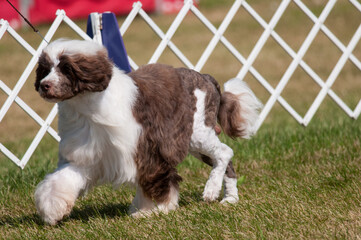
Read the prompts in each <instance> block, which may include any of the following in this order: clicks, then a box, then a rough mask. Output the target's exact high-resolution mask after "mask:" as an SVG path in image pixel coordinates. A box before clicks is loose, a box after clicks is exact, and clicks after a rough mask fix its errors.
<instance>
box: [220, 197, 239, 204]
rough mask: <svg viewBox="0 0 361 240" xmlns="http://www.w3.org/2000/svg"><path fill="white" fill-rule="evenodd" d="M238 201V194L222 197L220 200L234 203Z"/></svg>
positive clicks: (224, 202)
mask: <svg viewBox="0 0 361 240" xmlns="http://www.w3.org/2000/svg"><path fill="white" fill-rule="evenodd" d="M238 201H239V197H238V196H227V197H224V198H223V199H222V201H221V203H222V204H229V203H230V204H234V203H237V202H238Z"/></svg>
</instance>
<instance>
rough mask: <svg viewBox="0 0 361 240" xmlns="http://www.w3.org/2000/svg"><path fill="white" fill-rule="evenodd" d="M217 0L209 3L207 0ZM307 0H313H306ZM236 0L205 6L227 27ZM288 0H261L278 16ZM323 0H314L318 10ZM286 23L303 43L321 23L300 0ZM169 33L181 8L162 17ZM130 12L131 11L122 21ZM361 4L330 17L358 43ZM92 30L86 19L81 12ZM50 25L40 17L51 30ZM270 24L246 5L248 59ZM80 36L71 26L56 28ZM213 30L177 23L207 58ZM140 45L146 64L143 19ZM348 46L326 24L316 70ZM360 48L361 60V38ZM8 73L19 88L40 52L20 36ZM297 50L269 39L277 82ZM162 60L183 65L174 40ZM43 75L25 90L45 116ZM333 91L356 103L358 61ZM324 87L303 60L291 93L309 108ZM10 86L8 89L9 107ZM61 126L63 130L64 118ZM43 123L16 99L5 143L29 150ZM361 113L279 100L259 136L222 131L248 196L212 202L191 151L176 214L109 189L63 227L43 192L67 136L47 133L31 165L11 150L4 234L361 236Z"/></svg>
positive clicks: (266, 56) (135, 49)
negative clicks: (44, 213)
mask: <svg viewBox="0 0 361 240" xmlns="http://www.w3.org/2000/svg"><path fill="white" fill-rule="evenodd" d="M203 2H207V1H203ZM305 2H306V1H305ZM231 4H232V1H227V2H226V3H225V4H221V5H220V4H219V3H217V1H212V2H209V4H201V6H200V10H201V11H202V12H203V13H204V14H205V15H206V16H207V17H208V18H210V19H211V21H212V23H213V24H214V25H215V26H216V27H218V26H219V25H220V23H221V21H222V20H223V18H224V16H225V15H226V13H227V11H228V9H229V7H230V5H231ZM278 4H279V1H261V0H256V1H250V5H251V6H252V7H254V8H255V10H256V11H257V12H259V13H260V15H261V16H263V17H264V19H265V20H266V21H269V20H270V18H271V17H272V14H273V12H274V11H275V10H276V8H277V6H278ZM324 4H325V3H323V1H307V5H308V6H309V7H310V8H311V10H312V11H313V12H314V14H316V15H317V16H318V15H319V14H320V12H321V11H322V8H323V6H324ZM286 13H287V14H285V16H284V17H283V18H281V20H280V23H279V24H278V25H277V26H276V31H277V32H278V33H279V34H280V36H281V37H282V38H284V40H285V41H286V42H287V43H288V44H289V45H290V46H291V47H292V48H293V49H294V50H295V51H296V52H297V50H298V49H299V48H300V46H301V44H302V42H303V40H304V39H305V37H306V36H307V33H308V32H309V31H310V29H311V28H312V23H311V21H310V20H308V18H306V17H305V15H304V14H303V13H301V12H300V11H299V9H298V8H297V7H296V6H295V4H293V3H292V4H290V6H289V8H288V10H287V12H286ZM151 17H152V19H153V20H154V21H155V22H156V23H157V24H159V25H160V27H161V28H162V30H163V31H166V30H167V29H168V27H169V25H170V24H171V22H172V20H173V19H174V17H175V16H172V15H171V16H162V15H152V16H151ZM124 19H125V18H119V23H120V24H121V23H122V22H123V21H124ZM359 19H361V14H360V12H358V11H356V10H355V9H354V8H353V7H352V6H351V4H350V3H348V2H347V1H339V2H338V3H337V4H336V6H335V9H334V10H333V11H332V12H331V14H330V16H329V18H328V19H327V20H326V22H325V24H326V26H327V27H328V28H330V30H332V31H333V32H334V33H335V35H336V36H337V37H338V38H339V39H340V41H341V42H342V43H343V44H345V45H346V46H347V44H348V42H349V40H350V39H351V37H352V34H353V33H354V31H355V30H356V29H357V27H358V26H359V24H360V20H359ZM77 24H79V26H81V27H82V28H83V29H85V25H86V24H85V22H84V21H79V22H77ZM48 28H49V26H48V25H42V26H39V29H40V31H41V32H42V33H43V34H44V33H46V31H47V29H48ZM262 32H263V29H262V28H261V27H260V26H259V25H258V24H257V23H256V21H255V20H253V19H252V18H251V17H250V16H249V14H248V13H246V12H245V11H244V10H243V9H242V10H240V11H239V12H238V13H237V15H236V17H235V19H234V20H233V22H232V24H231V25H230V26H229V29H228V30H227V31H226V33H225V36H226V37H227V39H228V40H229V41H230V42H231V43H232V44H233V45H234V46H235V47H236V48H237V49H238V50H239V51H240V53H241V54H243V55H244V56H245V57H247V56H248V55H249V53H250V52H251V51H252V48H253V46H254V44H255V43H256V42H257V40H258V38H259V37H260V35H261V34H262ZM19 33H20V34H21V35H22V36H24V38H25V39H26V40H27V41H29V43H30V44H31V45H32V46H33V47H34V48H36V47H37V46H38V45H39V42H40V40H39V37H38V36H37V35H36V34H34V33H32V32H31V31H30V29H28V30H20V31H19ZM59 37H68V38H77V35H76V34H74V33H73V32H72V30H70V29H69V27H67V26H66V25H65V24H62V25H61V28H60V29H59V32H57V33H56V36H55V37H54V38H55V39H56V38H59ZM211 38H212V35H211V34H210V33H209V31H208V30H207V29H206V28H205V27H204V26H203V25H202V24H201V23H200V22H199V21H198V20H197V18H196V17H194V16H193V15H192V14H189V15H187V17H186V19H185V21H184V22H183V23H182V25H181V27H180V28H179V30H178V31H177V32H176V34H175V36H174V39H172V40H173V41H174V43H175V44H176V45H177V46H178V47H179V48H180V49H181V50H182V51H183V52H184V54H185V55H186V56H187V57H188V58H189V59H190V61H191V62H192V63H193V64H196V62H197V61H198V59H199V58H200V56H201V54H202V52H203V50H204V49H205V48H206V46H207V44H208V42H209V41H210V39H211ZM124 42H125V46H126V48H127V51H128V53H129V55H130V56H131V57H132V58H133V59H134V60H135V61H136V62H137V64H138V65H142V64H146V63H147V61H148V60H149V58H150V56H151V55H152V53H153V52H154V49H155V48H156V47H157V45H158V44H159V42H160V40H159V38H158V37H156V36H155V35H154V34H153V33H152V31H151V30H150V29H149V28H148V26H147V25H146V23H144V21H142V19H140V18H137V19H136V20H135V22H134V23H132V25H131V27H130V28H129V30H128V31H127V32H126V33H125V36H124ZM341 54H342V53H341V52H340V51H339V50H338V49H337V48H336V47H334V45H333V44H332V43H331V42H330V40H329V39H328V38H327V37H326V36H324V35H323V34H322V33H319V34H318V35H317V37H316V39H315V41H314V42H313V44H312V45H311V47H310V49H309V51H308V52H307V54H306V55H305V57H304V61H305V62H306V63H307V64H309V65H310V66H311V67H312V68H313V69H314V70H315V72H316V73H317V74H318V75H319V76H320V77H321V78H322V79H323V80H325V79H327V77H328V76H329V74H330V72H331V71H332V68H333V67H334V65H335V64H336V63H337V61H338V59H339V57H340V56H341ZM353 54H354V55H355V56H356V57H357V58H358V59H361V45H360V43H359V44H358V45H357V47H356V49H355V50H354V52H353ZM0 59H1V60H0V61H1V64H0V79H1V80H2V81H4V82H5V83H6V84H8V85H9V86H10V87H11V88H12V87H13V86H14V85H15V83H16V80H17V79H18V78H19V76H20V75H21V72H22V71H23V69H24V68H25V67H26V64H27V62H28V61H29V60H30V55H29V54H28V53H27V52H26V51H25V50H23V49H21V48H20V47H19V46H18V45H17V43H16V42H15V41H14V40H13V39H12V38H11V37H10V36H9V35H5V36H4V37H3V39H1V40H0ZM291 61H292V59H291V58H290V57H288V55H287V53H285V52H284V51H283V50H282V49H281V48H280V47H279V46H278V45H277V44H276V43H275V41H274V40H273V39H269V40H268V41H267V43H266V45H265V47H264V49H263V50H262V52H261V54H260V56H259V57H258V58H257V60H256V61H255V63H254V64H253V66H254V67H255V68H256V69H257V70H258V71H259V72H260V73H261V74H262V75H263V76H264V78H265V79H267V80H268V81H269V82H270V84H271V85H272V86H273V87H276V85H277V83H278V82H279V80H280V78H281V77H282V74H283V73H284V71H285V70H286V69H287V67H288V66H289V64H290V62H291ZM159 62H163V63H167V64H172V65H175V66H182V64H181V62H180V61H179V60H178V59H177V58H176V57H175V56H174V55H173V53H172V52H171V51H170V50H169V49H167V50H166V51H165V53H164V54H163V55H162V57H161V58H160V60H159ZM241 67H242V65H241V64H240V63H239V62H237V60H235V58H234V57H233V56H232V55H231V54H230V53H229V52H228V51H227V50H226V49H225V48H224V46H223V45H221V44H218V45H217V47H216V49H215V51H214V53H213V54H212V55H211V57H210V59H209V61H208V62H207V64H206V65H205V67H204V68H203V69H202V72H204V73H210V74H212V75H213V76H215V78H216V79H217V80H218V81H219V82H220V83H223V82H224V81H226V80H227V79H229V78H231V77H234V76H235V75H236V74H237V73H238V71H239V70H240V68H241ZM33 80H34V73H33V74H32V75H31V78H30V79H29V81H28V82H27V83H26V84H25V87H24V89H23V90H22V91H21V92H20V97H21V98H22V99H23V100H24V101H25V102H27V103H28V104H29V105H30V106H31V107H33V108H34V109H35V110H36V112H37V113H38V114H39V115H40V116H42V117H43V118H45V117H46V116H47V114H48V112H49V110H50V108H51V107H52V105H51V104H49V103H45V102H44V101H43V100H42V99H40V97H39V96H38V95H37V94H36V93H35V91H34V87H33ZM245 80H246V81H247V82H248V83H249V85H250V86H251V88H252V89H253V90H254V91H255V93H256V94H257V96H258V97H259V98H260V99H261V100H262V102H263V103H266V102H267V100H268V98H269V97H270V94H269V93H268V92H267V91H266V90H265V89H264V88H263V87H262V86H261V85H260V84H259V83H258V82H257V81H256V80H255V79H254V78H253V77H252V76H251V75H250V74H248V75H247V76H246V79H245ZM332 89H333V91H334V92H335V93H336V94H337V95H338V96H339V97H341V98H342V99H343V100H344V101H345V102H346V103H347V104H348V105H349V106H350V107H351V109H354V108H355V106H356V105H357V103H358V101H359V100H360V98H361V73H360V70H359V69H357V68H356V67H355V66H354V65H353V64H352V63H351V62H350V61H348V62H347V63H346V66H345V68H344V69H343V70H342V71H341V73H340V76H339V77H338V78H337V80H336V82H335V84H334V86H333V87H332ZM319 91H320V87H319V86H318V85H317V84H315V83H314V82H313V81H312V80H311V79H310V77H308V75H307V74H306V73H305V72H304V71H303V70H302V69H301V68H299V69H297V70H296V72H295V73H294V75H293V76H292V78H291V80H290V82H289V83H288V85H287V86H286V88H285V91H284V93H283V94H282V96H283V97H284V98H285V99H286V100H287V101H288V102H289V103H290V104H291V105H292V106H293V107H294V108H295V109H296V110H297V111H298V112H299V113H300V114H301V115H302V116H303V115H304V114H305V113H306V112H307V110H308V108H309V106H310V105H311V104H312V102H313V100H314V98H315V97H316V96H317V94H318V92H319ZM5 99H6V95H5V94H4V93H3V92H0V104H1V105H2V104H3V103H4V101H5ZM52 126H53V127H54V128H55V129H56V123H53V124H52ZM38 128H39V127H38V126H37V125H36V124H35V123H33V121H31V119H30V118H29V117H28V116H27V115H26V114H25V113H23V112H22V110H21V109H20V108H19V107H17V106H16V105H14V106H12V107H11V109H10V112H9V114H8V115H7V116H6V117H5V118H4V120H3V122H1V123H0V142H1V143H3V144H4V145H5V146H6V147H8V148H9V149H11V150H12V151H14V153H15V154H16V155H17V156H19V157H20V156H22V155H23V154H24V152H25V151H26V148H27V147H28V145H29V144H30V142H31V140H32V138H33V137H34V135H35V134H36V132H37V130H38ZM360 136H361V119H360V118H359V119H357V120H353V119H350V118H349V117H348V116H346V114H345V113H344V112H343V111H342V110H341V109H340V108H339V107H338V106H337V105H336V104H335V103H334V102H333V100H331V99H330V97H326V99H325V101H324V102H323V103H322V105H321V107H320V109H319V110H318V112H317V113H316V115H315V116H314V118H313V119H312V121H311V123H310V124H309V125H308V126H307V127H306V128H305V127H302V126H300V125H299V124H298V123H297V122H296V121H295V120H294V119H293V118H292V117H291V116H290V115H289V114H288V113H287V112H286V111H285V110H284V109H283V108H282V107H281V106H280V105H279V104H278V103H277V104H276V105H275V107H274V108H273V109H272V111H271V113H270V115H269V116H268V117H267V119H266V121H265V123H264V124H263V125H262V127H261V128H260V130H259V131H258V133H257V135H256V136H254V137H253V138H252V139H251V140H232V139H230V138H228V137H226V136H224V135H223V134H222V135H221V136H220V138H221V139H222V141H224V142H225V143H226V144H228V145H229V146H231V147H232V148H233V149H234V152H235V156H234V158H233V163H234V166H235V169H236V171H237V174H238V189H239V193H240V201H239V202H238V203H237V204H234V205H221V204H219V203H218V202H214V203H205V202H203V201H202V198H201V195H202V191H203V188H204V185H205V182H206V180H207V178H208V175H209V172H210V170H211V169H210V168H209V167H208V166H206V165H204V164H202V163H201V162H199V161H198V160H196V159H194V158H192V157H187V158H186V159H185V161H184V162H183V163H182V164H180V165H179V167H178V170H179V174H180V175H181V176H182V177H183V182H182V183H181V185H180V204H179V205H180V207H179V209H178V210H176V211H174V212H171V213H169V214H168V215H164V214H161V215H158V216H151V217H148V218H141V219H135V218H132V217H130V216H128V214H127V210H128V207H129V205H130V203H131V201H132V198H133V196H134V193H135V191H134V190H133V189H131V188H128V187H121V188H120V189H117V190H114V189H112V187H111V186H102V187H97V188H95V189H94V190H93V191H91V192H89V193H88V194H87V195H86V196H84V197H82V198H80V199H79V200H78V201H77V202H76V205H75V207H74V210H73V212H72V213H71V215H70V216H69V217H67V218H65V219H64V220H63V221H62V222H61V223H59V224H58V225H57V226H47V225H44V224H43V222H42V221H41V219H40V217H39V216H38V215H37V213H36V209H35V204H34V197H33V194H34V190H35V187H36V185H37V184H38V183H39V182H40V181H41V180H42V179H43V178H44V176H45V175H46V173H48V172H51V171H53V170H54V169H55V168H56V162H57V154H58V152H57V142H56V141H55V140H53V139H52V138H51V137H50V136H46V137H45V138H44V139H43V140H42V142H41V144H40V146H39V148H38V149H37V150H36V151H35V154H34V156H33V157H32V158H31V159H30V161H29V163H28V165H27V166H26V167H25V169H24V170H20V169H19V168H18V167H16V166H15V164H13V163H12V162H11V161H10V160H9V159H7V158H6V157H5V156H4V155H0V233H1V234H0V239H359V238H361V142H360V138H361V137H360Z"/></svg>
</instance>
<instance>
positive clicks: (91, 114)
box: [59, 70, 142, 185]
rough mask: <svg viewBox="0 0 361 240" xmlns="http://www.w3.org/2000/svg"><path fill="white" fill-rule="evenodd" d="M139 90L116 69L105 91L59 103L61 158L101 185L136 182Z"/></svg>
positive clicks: (139, 129) (139, 126)
mask: <svg viewBox="0 0 361 240" xmlns="http://www.w3.org/2000/svg"><path fill="white" fill-rule="evenodd" d="M136 95H137V88H136V86H135V85H134V83H133V81H132V80H131V79H130V78H129V77H128V76H126V75H125V74H123V73H122V72H120V71H118V70H114V74H113V78H112V80H111V81H110V84H109V86H108V88H107V89H106V90H105V91H103V92H96V93H85V94H82V95H79V96H77V97H74V98H72V99H70V100H67V101H64V102H61V103H59V135H60V137H61V142H60V145H59V153H60V155H61V156H62V157H63V158H65V159H66V161H68V162H70V163H71V164H74V165H77V166H80V167H84V168H87V169H88V170H89V174H92V175H93V174H95V175H97V176H96V178H97V179H100V180H99V182H100V183H104V182H111V183H113V184H115V185H118V184H122V183H124V182H129V183H134V182H135V178H136V165H135V162H134V153H135V151H136V148H137V143H138V139H139V135H140V132H141V129H142V128H141V125H140V124H138V123H137V121H136V120H135V119H134V116H133V114H132V105H133V103H134V101H135V99H136Z"/></svg>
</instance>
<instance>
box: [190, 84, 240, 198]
mask: <svg viewBox="0 0 361 240" xmlns="http://www.w3.org/2000/svg"><path fill="white" fill-rule="evenodd" d="M194 94H195V96H196V98H197V103H196V108H197V111H196V112H195V114H194V123H193V134H192V137H191V142H190V152H198V153H200V154H203V155H205V156H208V157H209V158H210V159H211V160H212V166H213V169H212V171H211V173H210V176H209V179H208V181H207V183H206V186H205V189H204V192H203V199H204V200H205V201H214V200H216V199H217V198H218V196H219V193H220V191H221V189H222V180H223V177H224V175H225V172H226V169H227V166H228V164H229V161H230V160H231V158H232V157H233V150H232V149H231V148H230V147H228V146H227V145H225V144H223V143H222V142H221V141H220V140H219V139H218V137H217V135H216V132H215V130H214V128H213V127H210V126H207V125H206V124H205V97H206V93H205V92H204V91H201V90H199V89H196V90H195V91H194Z"/></svg>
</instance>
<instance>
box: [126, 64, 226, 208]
mask: <svg viewBox="0 0 361 240" xmlns="http://www.w3.org/2000/svg"><path fill="white" fill-rule="evenodd" d="M129 76H130V77H131V78H132V79H133V80H134V82H135V84H136V85H137V86H138V90H139V96H138V97H137V100H136V103H135V105H134V107H133V114H134V116H135V118H136V120H137V121H138V122H139V123H140V124H141V125H142V126H143V132H142V134H141V136H140V139H139V142H138V149H137V152H136V156H135V159H136V164H137V167H138V183H139V185H140V187H141V188H142V190H143V193H144V194H145V196H147V197H148V198H150V199H153V200H155V201H156V202H158V203H160V202H166V201H168V200H169V199H168V194H169V191H170V188H171V187H172V186H173V187H175V188H176V189H178V182H179V181H181V177H180V176H179V175H178V174H177V171H176V168H175V167H176V166H177V165H178V164H179V163H180V162H181V161H182V160H183V159H184V158H185V157H186V155H187V153H188V148H189V144H190V139H191V135H192V133H193V116H194V113H195V112H196V110H197V109H196V101H197V99H196V97H195V95H194V91H195V89H200V90H202V91H204V92H205V93H206V99H205V124H206V125H207V126H209V127H212V128H214V127H215V126H216V123H217V115H218V108H219V103H220V87H219V85H218V83H217V81H216V80H215V79H214V78H213V77H211V76H210V75H207V74H201V73H198V72H196V71H193V70H190V69H186V68H173V67H170V66H167V65H162V64H151V65H146V66H143V67H141V68H139V69H138V70H137V71H134V72H131V73H129Z"/></svg>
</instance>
